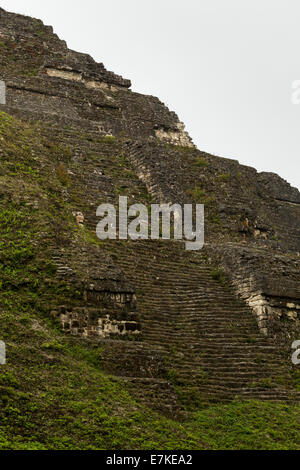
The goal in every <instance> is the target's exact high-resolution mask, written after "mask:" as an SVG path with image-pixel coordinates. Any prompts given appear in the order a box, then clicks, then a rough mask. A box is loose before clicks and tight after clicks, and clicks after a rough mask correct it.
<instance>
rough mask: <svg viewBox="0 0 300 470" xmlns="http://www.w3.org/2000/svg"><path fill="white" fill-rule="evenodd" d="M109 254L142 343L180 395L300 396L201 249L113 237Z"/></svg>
mask: <svg viewBox="0 0 300 470" xmlns="http://www.w3.org/2000/svg"><path fill="white" fill-rule="evenodd" d="M115 256H116V258H117V259H118V262H119V263H120V265H121V266H122V268H123V270H124V273H125V275H126V276H127V278H128V279H129V280H130V281H131V282H133V283H134V284H135V286H136V289H137V308H138V311H139V315H140V318H141V324H142V339H143V342H144V344H145V345H146V344H148V345H149V346H150V345H151V347H157V348H159V349H160V351H161V353H162V355H163V357H164V361H165V366H166V369H167V376H168V379H169V381H171V382H172V383H173V384H174V385H175V389H176V391H177V392H178V393H179V394H180V395H184V396H185V401H186V400H188V399H189V395H192V394H194V393H195V391H196V392H197V400H199V401H200V400H201V401H203V402H207V401H209V402H219V401H222V402H225V401H229V400H232V399H234V398H238V397H240V398H256V399H262V400H286V399H293V398H294V399H299V395H297V394H295V393H294V392H293V390H292V385H291V379H290V376H289V372H288V369H289V365H288V364H287V362H286V360H285V358H283V357H282V355H281V353H280V351H279V350H278V348H277V346H276V345H275V344H274V343H273V342H272V340H271V339H269V338H265V337H263V336H262V335H261V334H260V332H259V330H258V327H257V323H256V320H255V318H254V316H253V314H252V312H251V311H250V310H249V309H248V308H247V307H246V306H245V304H243V303H242V302H241V301H239V300H238V299H237V298H236V297H235V296H234V294H233V293H232V292H231V290H230V287H229V286H227V285H224V284H221V283H220V282H217V281H215V280H214V279H213V277H212V268H211V267H210V265H209V264H208V262H207V260H206V257H205V253H202V252H201V253H192V252H187V251H185V250H184V248H183V245H182V244H180V243H178V242H170V241H168V242H162V241H160V242H156V241H138V242H128V243H127V246H126V247H125V248H124V246H122V249H120V247H118V244H117V243H116V252H115ZM131 382H132V379H131ZM138 382H139V380H138ZM146 382H147V383H148V384H149V383H150V382H151V379H150V378H148V379H147V381H146ZM137 388H139V386H138V385H137ZM139 395H140V394H139Z"/></svg>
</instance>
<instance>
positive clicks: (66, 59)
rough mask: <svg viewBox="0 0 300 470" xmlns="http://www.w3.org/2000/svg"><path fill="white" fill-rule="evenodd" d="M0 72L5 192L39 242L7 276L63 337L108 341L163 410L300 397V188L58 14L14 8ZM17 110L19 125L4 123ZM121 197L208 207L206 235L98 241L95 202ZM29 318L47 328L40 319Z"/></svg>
mask: <svg viewBox="0 0 300 470" xmlns="http://www.w3.org/2000/svg"><path fill="white" fill-rule="evenodd" d="M0 80H2V81H3V82H5V93H6V97H5V104H3V103H2V104H1V105H0V111H1V115H2V117H1V122H2V124H1V126H2V127H1V129H2V133H3V134H2V133H1V135H5V136H6V135H8V134H6V133H9V132H12V134H11V135H12V136H13V139H12V140H11V143H9V144H8V145H7V146H4V144H3V142H4V141H3V137H1V139H2V140H1V142H2V143H1V142H0V156H1V162H3V163H1V181H2V182H1V186H0V203H1V207H2V208H7V207H10V205H11V207H14V210H18V211H21V213H22V217H23V216H24V219H22V220H23V222H22V223H24V224H25V225H26V224H28V227H29V228H28V230H29V231H31V232H30V233H32V250H31V255H30V256H29V257H28V259H27V258H26V260H23V261H22V260H21V262H20V263H21V268H22V269H20V271H18V274H17V275H15V276H14V277H13V279H12V277H11V275H10V274H8V273H6V274H5V276H6V275H7V279H6V278H5V279H4V280H3V286H4V287H3V289H4V290H5V289H12V291H13V292H14V294H13V296H15V295H17V294H16V293H17V292H22V293H24V296H25V294H26V296H27V297H26V299H27V300H26V305H30V309H34V308H37V311H38V312H42V317H41V318H42V320H41V322H46V323H47V322H50V323H51V322H52V323H53V324H55V325H56V326H55V327H56V328H57V331H60V332H63V336H62V338H66V340H69V339H71V340H72V341H76V342H78V344H79V345H80V347H82V348H87V349H89V348H93V347H98V346H99V347H101V355H100V356H99V363H101V367H102V368H103V370H104V371H105V373H108V374H110V375H111V376H114V377H115V378H116V380H117V381H118V383H119V382H121V383H123V384H125V386H126V389H127V390H129V391H130V393H131V394H132V395H133V396H134V397H136V399H137V400H138V402H140V403H144V404H146V405H147V406H148V407H150V408H151V409H154V410H156V411H158V412H160V413H161V414H163V415H166V416H179V417H180V416H184V415H185V413H186V411H185V404H186V403H188V402H189V399H190V397H191V396H194V397H196V399H197V400H198V399H200V398H199V397H201V400H202V401H203V402H204V403H229V402H231V401H232V400H234V399H236V397H239V398H240V399H249V398H251V399H252V398H253V399H257V400H262V401H268V400H271V401H272V400H275V401H281V402H283V401H288V402H293V403H294V402H298V401H299V399H300V392H299V390H298V389H297V388H296V387H295V386H294V380H293V377H294V373H295V366H294V365H293V364H292V362H291V352H292V351H291V344H292V343H293V341H295V340H298V339H299V336H300V334H299V333H300V257H299V253H300V193H299V191H298V190H297V189H295V188H293V187H291V186H290V185H289V183H287V182H286V181H285V180H283V179H281V178H280V177H279V176H277V175H275V174H273V173H258V172H257V171H256V170H255V169H254V168H251V167H248V166H244V165H241V164H239V162H238V161H236V160H230V159H225V158H221V157H218V156H214V155H210V154H207V153H204V152H202V151H201V150H198V149H197V148H196V147H195V146H194V144H193V142H192V139H191V138H190V136H189V135H188V134H187V132H186V131H185V129H184V125H183V124H182V123H181V122H180V120H179V118H178V117H177V115H176V114H175V113H174V112H172V111H170V110H169V109H168V108H167V107H166V106H165V105H164V104H163V103H162V102H161V101H160V100H159V99H158V98H156V97H153V96H147V95H142V94H138V93H135V92H134V90H132V89H131V82H130V80H128V79H125V78H122V77H121V76H118V75H116V74H114V73H113V72H110V71H107V70H106V68H105V66H104V65H103V64H102V63H96V62H95V61H94V60H93V59H92V57H90V56H89V55H88V54H83V53H78V52H75V51H73V50H70V49H68V47H67V44H66V42H64V41H63V40H61V39H60V38H58V36H57V35H56V34H54V32H53V29H52V27H50V26H45V25H44V24H43V23H42V22H41V21H39V20H36V19H33V18H29V17H25V16H22V15H17V14H12V13H8V12H6V11H4V10H3V9H0ZM12 122H16V123H19V124H16V126H21V127H20V128H18V129H19V130H17V131H13V130H7V129H8V128H9V129H12V128H11V127H10V126H12V124H11V123H12ZM22 126H25V127H22ZM20 129H22V131H21V130H20ZM21 137H22V139H23V140H22V142H21V140H20V139H21ZM14 139H15V140H14ZM5 145H6V144H5ZM120 195H126V196H128V200H129V202H130V203H131V204H133V203H134V202H137V201H138V202H140V203H143V204H146V205H149V204H151V203H167V204H169V203H171V204H173V203H178V204H185V203H200V204H204V205H205V245H204V248H203V249H202V250H200V251H195V252H193V251H186V250H184V247H183V244H182V243H180V242H177V241H174V240H156V241H155V240H138V241H131V240H128V241H111V240H109V241H107V242H101V241H99V240H98V239H97V237H96V225H97V222H98V219H97V217H96V210H97V207H98V206H99V204H101V203H103V202H108V203H111V204H114V205H116V206H117V205H118V200H119V196H120ZM3 210H4V209H3ZM5 210H6V209H5ZM16 217H17V216H16ZM16 217H15V216H14V220H16ZM16 230H19V229H16ZM15 233H17V232H15ZM28 233H29V232H28ZM10 236H11V237H13V236H14V234H11V235H10ZM26 237H27V235H26V236H25V238H26ZM26 240H27V238H26ZM22 246H23V245H22ZM32 260H36V261H34V262H36V263H37V264H36V265H35V267H34V268H33V267H32V266H33V264H32V263H33V261H32ZM28 263H29V264H28ZM30 263H31V264H30ZM27 264H28V266H31V268H30V270H31V271H28V272H27V271H26V269H27V268H26V266H27ZM34 270H35V271H34ZM33 272H35V273H37V274H36V275H38V276H40V277H39V278H38V279H39V281H38V283H37V284H38V285H34V287H32V289H33V292H35V293H36V295H33V294H32V295H31V296H29V293H28V289H29V288H30V289H31V287H30V286H32V285H33V284H32V283H31V274H32V273H33ZM30 273H31V274H30ZM9 276H10V277H9ZM5 286H6V287H5ZM18 295H19V294H18ZM22 295H23V294H22ZM29 297H30V299H29ZM13 298H14V297H13ZM24 298H25V297H24ZM16 302H17V300H16ZM36 306H38V307H36ZM25 310H26V309H25ZM21 313H22V312H21ZM21 313H20V315H21ZM28 321H29V324H30V325H31V326H30V328H33V330H32V331H33V333H32V334H35V333H39V334H41V335H42V334H43V331H45V328H46V327H43V326H41V324H40V320H39V319H38V317H37V320H34V322H33V323H32V324H31V323H30V320H28ZM46 323H45V324H46ZM47 324H48V323H47ZM22 328H23V327H22ZM28 328H29V327H28ZM22 331H23V330H22ZM24 331H25V330H24ZM59 334H60V333H59ZM62 341H63V340H62ZM13 342H14V340H13V339H12V340H11V343H13ZM49 343H51V342H50V340H49V341H48V340H47V341H46V340H43V341H42V344H49ZM76 344H77V343H76ZM52 357H53V354H52V353H49V352H47V351H46V352H45V357H44V360H45V363H47V361H48V362H49V363H51V361H53V359H51V358H52Z"/></svg>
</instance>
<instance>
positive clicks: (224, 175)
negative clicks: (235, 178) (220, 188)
mask: <svg viewBox="0 0 300 470" xmlns="http://www.w3.org/2000/svg"><path fill="white" fill-rule="evenodd" d="M229 180H230V174H229V173H221V174H220V175H219V176H218V181H220V182H222V183H227V182H228V181H229Z"/></svg>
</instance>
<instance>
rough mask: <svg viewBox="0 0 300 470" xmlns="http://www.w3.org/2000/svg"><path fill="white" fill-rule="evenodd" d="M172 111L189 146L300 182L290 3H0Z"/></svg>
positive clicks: (299, 111)
mask: <svg viewBox="0 0 300 470" xmlns="http://www.w3.org/2000/svg"><path fill="white" fill-rule="evenodd" d="M0 6H1V7H2V8H5V9H6V10H8V11H14V12H16V13H22V14H26V15H30V16H34V17H36V18H40V19H42V20H43V21H44V23H46V24H49V25H52V26H53V27H54V30H55V32H56V33H57V34H58V35H59V36H60V37H61V38H62V39H65V40H66V41H67V43H68V46H69V47H70V48H71V49H75V50H77V51H80V52H86V53H89V54H90V55H92V56H93V57H94V59H95V60H97V61H99V62H103V63H104V65H105V66H106V68H107V69H109V70H112V71H114V72H116V73H118V74H120V75H122V76H123V77H124V78H129V79H131V81H132V89H133V90H134V91H138V92H141V93H146V94H152V95H155V96H158V97H159V98H160V99H161V100H162V101H163V102H164V103H166V104H167V105H168V106H169V107H170V109H171V110H174V111H176V113H177V114H178V115H179V118H180V119H181V120H182V121H183V122H184V123H185V124H186V128H187V130H188V132H189V133H190V134H191V136H192V138H193V140H194V142H195V143H196V145H197V146H198V148H199V149H201V150H204V151H206V152H210V153H213V154H215V155H219V156H222V157H229V158H234V159H237V160H239V161H240V163H243V164H246V165H250V166H253V167H255V168H256V169H257V170H259V171H272V172H275V173H278V174H279V175H280V176H282V177H283V178H285V179H287V180H288V181H289V182H290V183H291V184H292V185H294V186H297V187H298V188H299V187H300V159H299V156H300V132H299V131H300V104H298V105H295V104H292V102H291V94H292V83H293V82H294V81H295V80H300V53H299V49H300V2H299V0H105V1H104V0H85V1H80V0H43V1H40V0H26V1H24V0H7V1H5V0H0Z"/></svg>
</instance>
